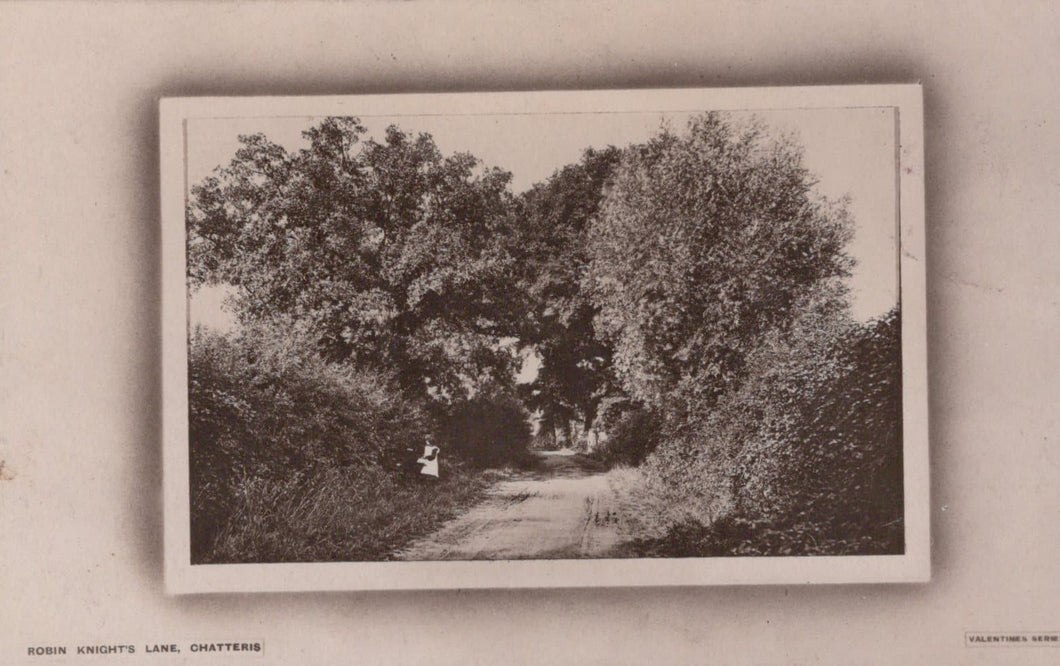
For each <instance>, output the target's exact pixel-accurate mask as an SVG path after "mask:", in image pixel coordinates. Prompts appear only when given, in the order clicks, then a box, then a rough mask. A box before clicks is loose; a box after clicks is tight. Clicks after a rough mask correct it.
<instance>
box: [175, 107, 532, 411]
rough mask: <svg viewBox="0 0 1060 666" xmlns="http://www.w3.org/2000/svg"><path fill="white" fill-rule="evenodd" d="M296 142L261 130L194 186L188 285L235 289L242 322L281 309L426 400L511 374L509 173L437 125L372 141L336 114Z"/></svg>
mask: <svg viewBox="0 0 1060 666" xmlns="http://www.w3.org/2000/svg"><path fill="white" fill-rule="evenodd" d="M303 134H304V137H305V138H306V139H307V140H308V142H309V146H308V147H307V148H304V149H301V150H298V151H296V152H288V151H287V150H285V149H284V148H283V147H282V146H279V145H277V144H275V143H273V142H271V141H269V140H268V139H267V138H266V137H265V136H264V135H261V134H256V135H251V136H242V137H240V140H241V142H242V147H241V148H240V149H239V151H238V152H237V153H236V155H235V157H234V158H233V160H232V161H231V163H230V164H229V165H228V166H226V167H225V168H223V169H221V170H220V171H219V173H217V175H215V176H212V177H209V178H207V179H206V180H205V181H204V182H203V183H201V184H198V185H196V186H194V187H193V188H192V197H191V201H190V203H189V206H188V210H187V224H188V232H189V253H188V256H189V280H190V281H191V283H192V284H193V285H197V284H200V283H203V282H209V283H223V284H228V285H232V286H233V287H234V292H235V294H236V296H235V301H236V305H237V311H238V313H239V316H240V317H241V318H242V319H243V320H244V321H254V320H261V319H268V318H271V317H275V316H276V315H284V316H287V317H289V318H291V319H292V320H293V321H296V322H299V325H302V326H305V327H306V328H308V330H309V331H310V332H311V333H312V334H313V335H314V337H315V339H316V340H317V341H318V344H319V351H320V352H321V353H322V354H323V355H324V357H325V358H327V359H328V360H332V361H350V362H353V363H355V364H358V365H367V366H377V367H382V368H386V369H388V370H390V371H394V372H396V374H397V376H398V379H399V381H400V383H401V385H402V386H403V387H404V389H405V390H406V391H409V392H411V393H414V394H426V393H431V394H433V395H435V396H451V397H455V396H460V395H463V394H466V392H467V390H468V389H469V388H473V387H475V386H478V385H482V384H488V383H491V382H495V381H500V382H510V381H511V377H512V375H513V367H514V363H515V361H516V358H515V355H514V352H513V350H511V349H510V348H508V347H505V346H504V345H502V344H501V341H502V338H504V337H506V336H510V335H511V334H512V332H513V331H514V330H515V327H516V322H517V315H516V314H515V313H516V311H517V307H515V303H513V301H512V299H511V298H510V294H511V293H512V292H513V286H512V285H513V281H514V278H513V273H512V257H511V256H510V254H509V251H508V250H507V249H506V247H507V245H508V244H506V243H505V242H504V238H505V237H506V235H507V233H508V225H509V220H510V209H511V205H512V196H511V194H510V192H509V189H508V185H509V181H510V174H509V173H507V172H505V171H502V170H500V169H496V168H492V169H485V168H482V167H481V165H480V164H479V162H478V160H476V159H475V158H474V157H473V156H471V155H469V154H466V153H456V154H453V155H449V156H443V155H442V154H441V152H440V151H439V150H438V148H437V146H436V145H435V143H434V141H433V139H432V138H431V137H430V136H429V135H427V134H419V135H417V136H412V135H410V134H407V133H405V132H402V131H401V130H399V129H398V128H396V127H393V126H391V127H389V128H388V129H387V131H386V135H385V137H384V138H383V139H382V140H381V141H376V140H365V134H366V130H365V128H364V126H363V125H362V124H361V123H360V122H359V120H358V119H356V118H348V117H331V118H327V119H325V120H324V121H322V122H321V123H320V124H318V125H316V126H314V127H312V128H310V129H309V130H307V131H305V132H304V133H303Z"/></svg>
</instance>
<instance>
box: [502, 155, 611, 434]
mask: <svg viewBox="0 0 1060 666" xmlns="http://www.w3.org/2000/svg"><path fill="white" fill-rule="evenodd" d="M620 154H621V152H620V151H619V150H618V149H617V148H614V147H609V148H606V149H603V150H594V149H591V148H590V149H587V150H586V151H585V152H584V153H583V154H582V158H581V160H580V161H579V162H577V163H575V164H570V165H567V166H565V167H563V168H562V169H560V170H558V171H556V172H555V173H554V174H553V175H552V176H551V177H550V178H549V179H548V180H546V181H544V182H543V183H539V184H537V185H534V187H532V188H531V189H530V190H528V191H527V192H525V193H524V194H523V195H522V197H521V198H520V202H519V203H520V210H519V219H520V223H521V226H520V229H521V234H520V236H519V241H520V242H519V248H518V251H519V253H520V258H521V261H520V269H521V275H522V280H523V288H524V291H525V294H526V296H527V310H526V313H525V314H526V316H525V319H524V325H523V329H522V333H521V335H520V342H521V343H522V344H523V345H526V346H529V347H531V348H533V349H534V350H535V351H536V353H537V354H538V356H539V357H540V359H541V365H540V369H539V371H538V376H537V378H536V380H535V381H534V382H533V383H532V384H531V385H530V387H529V391H530V395H529V396H528V399H527V402H528V403H529V404H530V406H531V407H534V408H539V409H541V410H542V412H543V416H544V420H545V423H546V425H550V426H552V427H554V428H557V429H561V430H566V429H567V423H568V422H569V421H570V420H571V419H577V420H579V421H581V422H582V424H583V425H584V426H585V427H586V428H588V427H589V426H590V425H591V424H592V422H593V420H594V419H595V417H596V412H597V407H598V405H599V402H600V399H601V398H602V397H603V395H604V394H605V393H606V391H607V389H608V386H609V385H610V383H611V382H610V380H611V373H610V364H611V350H610V347H609V346H608V345H607V344H605V343H604V342H603V341H602V340H601V339H600V338H599V336H597V335H596V333H595V330H594V327H593V318H594V317H595V315H596V308H595V307H594V306H593V304H592V302H591V301H590V299H589V295H588V293H587V292H586V291H585V289H584V288H583V283H584V280H585V275H586V269H587V267H588V264H589V254H588V249H587V245H586V238H587V234H588V230H589V224H590V220H591V219H592V217H593V216H594V215H595V214H596V212H597V209H598V208H599V205H600V201H601V199H602V198H603V191H604V188H605V185H606V183H607V181H608V178H609V177H610V175H611V172H612V171H613V170H614V168H615V166H616V165H617V164H618V161H619V156H620Z"/></svg>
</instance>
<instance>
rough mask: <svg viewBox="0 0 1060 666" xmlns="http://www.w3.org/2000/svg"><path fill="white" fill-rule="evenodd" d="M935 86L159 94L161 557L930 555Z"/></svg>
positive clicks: (869, 575)
mask: <svg viewBox="0 0 1060 666" xmlns="http://www.w3.org/2000/svg"><path fill="white" fill-rule="evenodd" d="M921 105H922V103H921V91H920V87H919V86H915V85H893V86H842V87H806V88H753V89H723V90H707V89H682V90H628V91H565V92H528V93H489V94H470V93H460V94H432V95H364V96H339V97H273V98H255V97H247V98H180V99H164V100H162V102H161V128H160V136H161V168H162V209H163V210H162V220H163V232H162V233H163V254H164V266H163V289H164V294H163V298H164V303H163V318H164V321H163V332H164V340H163V348H164V354H165V358H164V363H163V364H164V402H165V404H164V414H165V425H164V430H165V443H164V446H165V452H164V460H165V498H166V505H165V553H166V585H167V589H168V590H169V591H170V592H171V593H177V594H179V593H200V592H252V591H280V590H364V589H429V588H481V587H497V588H505V587H592V586H644V585H714V584H728V585H731V584H793V583H846V582H881V583H883V582H922V581H926V580H928V579H929V578H930V557H929V541H930V539H929V524H928V516H929V513H928V493H929V488H928V478H929V477H928V441H927V432H928V428H927V382H926V352H925V284H924V274H925V273H924V265H923V257H924V201H923V197H924V195H923V179H924V174H923V124H922V110H921Z"/></svg>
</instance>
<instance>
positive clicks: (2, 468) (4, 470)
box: [0, 460, 15, 481]
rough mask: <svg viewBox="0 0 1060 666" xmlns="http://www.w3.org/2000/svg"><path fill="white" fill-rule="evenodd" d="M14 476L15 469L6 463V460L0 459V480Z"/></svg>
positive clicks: (7, 479)
mask: <svg viewBox="0 0 1060 666" xmlns="http://www.w3.org/2000/svg"><path fill="white" fill-rule="evenodd" d="M14 478H15V470H13V469H11V468H10V467H8V465H7V461H6V460H0V481H10V480H12V479H14Z"/></svg>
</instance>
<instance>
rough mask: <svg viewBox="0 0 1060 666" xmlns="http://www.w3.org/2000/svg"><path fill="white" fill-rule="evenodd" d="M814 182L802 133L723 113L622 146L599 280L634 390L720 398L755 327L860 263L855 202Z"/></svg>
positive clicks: (651, 401) (600, 244) (620, 364)
mask: <svg viewBox="0 0 1060 666" xmlns="http://www.w3.org/2000/svg"><path fill="white" fill-rule="evenodd" d="M813 185H814V181H813V180H812V178H811V176H810V174H809V173H808V172H807V170H806V169H805V167H804V166H803V164H802V152H801V150H800V148H799V147H798V146H797V145H796V143H795V142H794V141H793V140H791V139H786V138H770V137H769V136H768V135H767V133H766V132H765V130H764V128H763V126H762V125H761V124H758V123H755V122H752V123H748V124H743V125H738V124H734V123H733V122H730V121H729V120H727V119H726V118H725V116H723V115H721V114H718V113H707V114H703V115H701V116H698V117H695V118H693V119H692V120H691V121H690V122H689V127H688V132H687V133H686V134H684V135H680V136H679V135H677V134H675V133H673V132H671V131H668V130H664V131H662V132H661V133H660V134H659V135H657V136H655V137H654V138H652V139H651V140H649V141H648V142H646V143H644V144H641V145H637V146H632V147H630V148H629V149H627V150H626V151H625V152H624V153H623V157H622V161H621V163H620V164H619V165H618V167H617V168H616V170H615V173H614V175H613V177H612V180H611V185H610V187H609V188H608V190H607V194H606V196H605V197H604V199H603V201H602V202H601V205H600V210H599V213H598V215H597V216H596V217H595V219H594V221H593V223H592V226H591V229H590V232H589V240H588V251H589V256H590V260H589V278H588V280H589V284H590V290H591V294H592V300H593V302H594V304H595V305H596V307H598V308H599V312H598V314H597V316H596V318H595V320H594V325H595V327H596V330H597V331H598V332H600V333H601V334H602V335H603V336H604V338H605V339H606V340H608V341H609V342H610V343H611V344H612V345H613V347H614V355H613V364H614V371H615V373H616V374H617V376H618V377H619V379H620V380H621V383H622V385H623V387H624V388H625V389H626V390H627V391H628V392H629V394H630V395H631V396H632V397H633V398H635V399H637V400H640V401H643V402H644V403H646V404H648V405H652V406H665V407H666V408H667V409H668V410H669V411H671V412H673V413H681V412H682V411H683V410H684V411H687V410H688V409H691V408H697V409H698V408H701V407H703V406H708V407H709V405H711V404H713V402H714V401H715V400H716V399H717V397H718V396H719V395H720V394H722V393H723V392H724V391H725V390H726V389H728V388H731V387H732V386H733V385H734V384H735V383H736V382H738V381H739V379H740V377H741V375H742V372H743V366H744V362H745V358H746V355H747V353H748V351H749V350H750V349H751V348H752V347H753V346H754V345H755V343H756V340H758V339H759V338H760V337H761V336H762V335H763V334H764V333H766V332H768V331H771V330H775V329H778V328H781V329H782V328H783V327H785V326H786V325H787V324H788V323H789V322H790V321H791V320H792V319H793V317H794V314H795V312H796V307H797V305H798V304H799V303H800V302H801V301H803V300H805V299H806V298H808V297H809V296H810V295H811V293H812V292H814V290H815V288H816V287H817V286H818V285H820V284H822V283H823V282H825V281H828V280H831V279H833V278H840V277H843V276H846V275H848V273H849V269H850V268H851V266H852V259H851V258H850V257H849V256H848V255H846V254H845V253H844V246H845V244H846V243H847V241H848V240H849V239H850V237H851V235H852V226H851V222H850V220H849V217H848V215H847V212H846V208H845V205H844V203H843V202H829V201H826V200H824V199H822V198H819V197H816V196H815V195H814V194H813V192H812V187H813Z"/></svg>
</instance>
